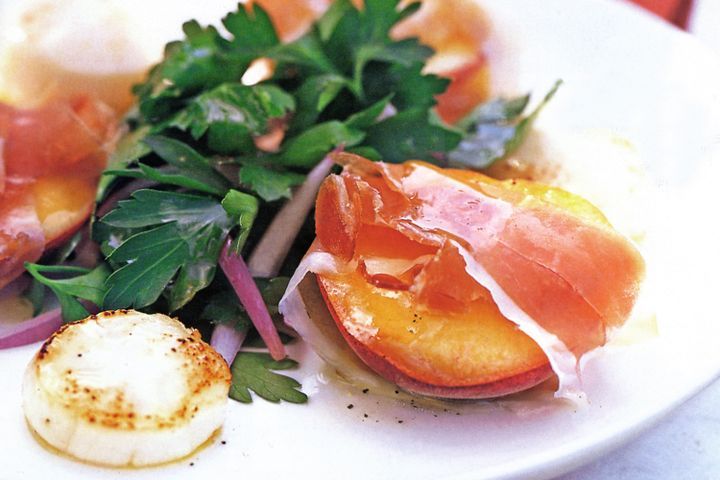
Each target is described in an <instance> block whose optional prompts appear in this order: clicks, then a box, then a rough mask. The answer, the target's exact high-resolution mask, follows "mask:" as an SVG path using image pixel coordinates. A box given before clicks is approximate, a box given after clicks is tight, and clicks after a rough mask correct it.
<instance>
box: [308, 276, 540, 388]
mask: <svg viewBox="0 0 720 480" xmlns="http://www.w3.org/2000/svg"><path fill="white" fill-rule="evenodd" d="M317 282H318V285H319V286H320V291H321V293H322V295H323V298H324V299H325V303H326V305H327V308H328V310H329V312H330V314H331V315H332V317H333V319H334V320H335V323H336V325H337V327H338V330H339V331H340V333H341V334H342V336H343V337H344V338H345V341H346V342H347V343H348V345H349V346H350V347H351V348H352V349H353V351H354V352H355V354H356V355H357V356H358V357H359V358H360V359H361V360H362V361H363V362H364V363H365V364H366V365H367V366H368V367H370V368H371V369H372V370H374V371H375V372H376V373H378V374H379V375H380V376H381V377H383V378H385V379H387V380H389V381H391V382H392V383H395V384H396V385H398V386H399V387H401V388H403V389H405V390H408V391H411V392H414V393H418V394H421V395H427V396H432V397H439V398H457V399H462V398H474V399H479V398H492V397H499V396H503V395H508V394H511V393H515V392H520V391H523V390H527V389H528V388H531V387H533V386H535V385H537V384H538V383H541V382H542V381H544V380H547V379H548V378H550V377H551V376H552V373H553V372H552V369H551V368H550V364H549V363H548V360H547V357H546V356H545V354H544V353H543V352H542V350H541V349H540V348H539V347H538V346H537V344H535V342H533V341H532V340H531V339H530V338H529V337H528V336H527V335H525V334H524V333H522V332H521V331H519V330H518V329H517V328H516V327H515V325H514V324H513V323H512V322H510V321H509V320H507V319H505V318H504V317H503V316H502V315H501V314H500V312H499V311H498V310H497V307H495V305H494V304H493V303H492V302H488V301H487V300H485V299H483V300H479V301H476V302H473V303H472V304H471V305H470V307H469V309H468V310H467V311H466V312H460V313H457V312H451V313H444V312H438V311H435V312H432V311H424V309H422V308H418V304H417V303H416V302H415V300H414V295H412V294H411V293H409V292H394V295H393V297H396V298H388V297H386V296H383V292H382V291H381V289H379V288H378V287H374V286H372V285H370V284H368V283H367V282H366V281H365V278H364V277H363V276H362V275H360V274H358V273H355V274H349V275H341V276H340V275H339V276H325V275H322V276H320V275H318V276H317ZM385 293H387V292H385ZM369 318H372V325H373V327H372V328H373V329H375V328H376V329H377V330H376V331H374V332H373V333H371V332H367V333H368V334H367V335H363V334H359V332H361V331H362V329H363V328H366V327H367V324H366V322H367V319H369ZM351 331H352V332H353V333H352V334H351V333H350V332H351ZM468 338H472V339H474V340H473V341H472V342H468V340H467V339H468Z"/></svg>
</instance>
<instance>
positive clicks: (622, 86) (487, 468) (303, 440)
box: [0, 0, 720, 479]
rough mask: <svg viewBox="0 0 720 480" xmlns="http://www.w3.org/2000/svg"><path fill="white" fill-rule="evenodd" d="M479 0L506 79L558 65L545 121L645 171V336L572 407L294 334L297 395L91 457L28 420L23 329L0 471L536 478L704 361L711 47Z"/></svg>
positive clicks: (553, 10) (611, 359)
mask: <svg viewBox="0 0 720 480" xmlns="http://www.w3.org/2000/svg"><path fill="white" fill-rule="evenodd" d="M485 3H486V4H487V9H488V11H489V13H490V15H491V17H492V18H493V21H494V22H495V25H496V27H497V29H498V30H499V31H501V32H502V36H503V37H505V38H509V40H506V43H504V45H505V46H506V47H507V48H508V49H509V51H508V54H507V55H512V56H513V61H512V62H511V63H512V65H514V66H513V67H512V68H509V69H508V70H507V72H506V73H505V74H507V75H509V74H510V72H512V76H513V80H512V90H520V91H524V90H533V91H536V92H538V93H539V92H540V91H541V90H542V89H544V88H545V87H546V86H549V85H550V84H551V83H552V82H553V81H554V80H555V79H556V78H562V79H563V80H564V81H565V85H564V87H563V89H562V90H561V93H560V94H559V95H558V97H557V98H556V99H555V100H554V101H553V104H552V107H551V108H548V109H547V111H546V112H545V113H544V114H543V115H545V116H544V117H543V124H544V126H546V127H547V126H552V125H558V126H560V127H562V128H564V129H585V128H610V129H612V130H613V131H614V132H615V133H617V134H618V135H620V136H622V137H625V138H629V139H631V140H632V141H633V143H634V144H635V145H636V147H637V149H638V151H639V153H640V155H641V156H642V158H643V160H644V161H645V163H646V167H647V168H648V170H649V171H650V173H651V176H652V179H653V181H654V182H655V183H656V184H657V185H659V186H660V188H661V196H660V200H659V201H658V202H656V203H655V204H654V205H653V206H651V208H649V209H648V212H647V213H648V216H649V217H650V218H657V219H658V220H659V221H658V224H659V227H658V230H657V231H656V232H655V233H656V236H655V238H656V242H654V243H653V245H652V246H651V247H652V249H654V251H655V253H654V254H653V255H652V257H649V258H652V263H651V265H650V266H649V267H650V269H651V271H652V273H653V274H655V275H656V276H657V278H659V279H660V282H659V283H658V285H657V292H656V293H657V295H656V303H655V310H656V312H657V319H658V329H659V335H658V336H657V337H656V338H654V339H651V340H645V341H643V342H640V343H636V344H634V345H632V346H629V347H617V348H613V349H610V350H606V351H605V352H603V353H602V354H601V355H598V356H596V357H595V358H593V359H591V360H590V361H589V362H588V364H587V365H586V369H585V377H584V378H585V384H586V387H587V392H588V395H589V397H590V399H591V403H590V404H589V405H588V406H587V407H584V408H576V407H573V406H572V405H569V404H566V403H563V402H558V401H547V400H537V398H544V399H547V398H548V396H547V394H544V395H543V394H542V393H541V394H538V395H535V397H536V399H535V400H528V399H527V398H525V399H523V398H520V399H511V400H506V401H503V402H498V403H481V404H450V405H446V406H444V407H443V406H440V407H433V408H430V407H427V408H426V407H423V408H415V407H414V406H413V405H410V404H409V403H406V402H405V401H402V400H395V399H387V398H382V397H376V396H373V395H372V394H366V395H364V394H362V393H361V392H359V391H357V390H355V389H351V388H347V387H344V386H343V385H339V384H337V383H336V382H330V383H327V382H324V379H325V378H326V377H325V376H324V375H318V374H317V372H318V371H321V370H322V367H321V364H320V362H319V361H318V360H317V358H316V357H315V355H314V354H312V353H311V352H309V351H307V350H306V349H304V348H302V347H299V348H296V349H295V350H293V352H292V354H293V356H294V357H295V358H297V359H299V360H300V361H301V362H302V364H303V370H302V371H300V372H296V373H297V374H296V376H297V378H299V379H300V380H301V381H302V382H303V385H304V390H305V391H306V392H307V393H309V394H310V403H309V404H307V405H304V406H295V405H287V404H284V405H273V404H269V403H267V402H264V401H261V400H260V401H256V402H255V403H254V404H253V405H252V406H246V405H239V404H234V403H233V404H231V405H230V407H231V408H230V411H229V415H228V418H227V421H226V423H225V428H224V430H223V431H222V432H221V434H220V436H219V438H218V439H217V440H216V441H215V442H214V443H213V444H212V445H210V446H209V447H207V448H205V449H204V450H202V451H200V452H198V453H196V454H195V455H193V456H192V457H190V458H188V459H185V460H183V461H181V462H178V463H176V464H173V465H169V466H164V467H160V468H153V469H146V470H112V469H101V468H96V467H91V466H87V465H83V464H80V463H76V462H74V461H71V460H69V459H67V458H64V457H61V456H57V455H54V454H52V453H50V452H48V451H46V450H45V449H44V448H43V447H41V446H40V445H39V444H38V443H37V442H36V441H35V440H34V439H33V438H32V436H31V435H30V433H29V431H28V429H27V427H26V424H25V421H24V419H23V417H22V413H21V406H20V383H21V378H22V374H23V370H24V368H25V366H26V364H27V363H28V361H29V359H30V358H31V356H32V354H33V353H34V351H35V350H36V349H37V346H29V347H24V348H19V349H14V350H9V351H2V352H0V364H1V365H2V375H0V392H2V396H0V406H1V407H2V408H0V425H2V435H0V464H1V465H2V469H0V479H15V478H57V479H61V478H62V479H64V478H73V479H83V478H120V477H122V478H126V479H151V478H152V479H163V478H167V479H171V478H213V475H215V476H216V477H215V478H217V476H218V475H223V478H344V479H361V478H363V479H366V478H373V479H374V478H393V479H396V478H414V479H437V478H452V479H470V478H472V479H478V478H545V477H551V476H555V475H559V474H561V473H563V472H565V471H568V470H569V469H571V468H574V467H576V466H579V465H581V464H583V463H586V462H589V461H590V460H592V459H594V458H597V457H598V456H600V455H602V454H603V453H605V452H607V451H608V450H609V449H611V448H614V447H617V446H619V445H620V444H621V443H622V442H623V441H627V440H629V439H630V438H632V437H633V436H634V435H636V434H638V433H639V432H640V431H641V430H642V429H644V428H646V427H648V426H649V425H651V424H652V423H653V422H655V421H656V420H658V419H659V418H660V417H661V416H662V415H664V414H665V413H667V412H668V411H669V410H670V409H672V408H673V407H675V406H677V405H679V404H680V403H681V402H683V401H684V400H686V399H687V398H688V397H689V396H691V395H692V394H694V393H695V392H697V391H698V389H700V388H701V387H702V386H704V385H706V384H707V383H708V382H710V381H711V380H712V379H713V378H716V377H717V375H718V373H719V372H720V349H718V348H717V344H718V338H720V319H719V318H718V313H717V303H716V302H715V301H714V300H715V299H716V297H717V286H718V281H717V277H716V273H717V271H718V270H720V256H719V255H718V253H717V245H720V235H719V234H718V231H717V227H716V226H715V225H714V224H716V223H717V212H716V211H715V209H714V208H713V207H717V206H718V204H720V202H718V200H717V198H716V197H715V196H714V195H713V194H712V193H711V190H709V189H710V188H712V186H713V185H712V184H711V181H712V177H713V173H714V174H715V177H714V178H720V177H718V176H717V174H718V173H720V169H719V168H718V162H719V161H720V160H719V159H720V156H719V155H718V150H719V148H718V147H720V61H718V59H717V58H715V57H714V56H713V54H712V53H711V52H710V51H709V50H706V49H705V48H704V47H702V46H701V45H699V44H698V43H696V42H695V41H694V40H693V39H692V38H690V37H689V36H687V35H684V34H681V33H679V32H677V31H674V30H672V29H670V28H669V27H666V26H665V25H663V24H661V23H660V22H659V21H654V20H652V19H650V18H649V17H647V16H645V15H642V14H640V13H638V12H637V11H634V10H632V9H630V8H626V7H624V6H623V5H620V4H618V3H615V2H606V1H599V0H545V1H543V2H537V1H533V0H503V1H495V2H485ZM505 74H503V75H505ZM508 85H510V84H508ZM596 168H598V169H602V168H603V165H602V164H598V165H596ZM350 404H352V405H353V406H354V407H353V408H352V409H349V408H347V407H348V405H350ZM445 410H447V411H445ZM364 414H367V415H368V417H367V418H365V417H364ZM400 420H402V423H399V421H400ZM221 439H222V440H225V441H226V444H221V443H220V440H221ZM191 462H193V464H194V465H193V466H191V465H190V463H191Z"/></svg>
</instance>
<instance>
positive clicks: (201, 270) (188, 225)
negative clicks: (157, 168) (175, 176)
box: [101, 190, 242, 311]
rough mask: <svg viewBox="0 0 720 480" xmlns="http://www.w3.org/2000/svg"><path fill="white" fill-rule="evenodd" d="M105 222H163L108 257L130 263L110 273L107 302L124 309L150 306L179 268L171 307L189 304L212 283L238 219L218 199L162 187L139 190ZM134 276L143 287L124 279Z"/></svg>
mask: <svg viewBox="0 0 720 480" xmlns="http://www.w3.org/2000/svg"><path fill="white" fill-rule="evenodd" d="M238 193H239V192H238ZM241 195H242V194H241ZM236 203H237V202H236ZM101 222H102V223H104V224H107V225H110V226H113V227H119V228H136V229H137V228H144V227H154V226H156V225H161V226H160V227H157V228H153V229H151V230H145V231H143V232H141V233H138V234H136V235H134V236H131V237H130V238H128V239H127V240H126V241H124V242H123V243H121V244H120V245H119V246H118V247H117V248H116V249H115V250H113V251H112V253H111V254H110V255H109V256H108V261H111V262H115V263H118V264H122V263H125V265H124V266H122V267H120V268H119V269H117V270H116V271H115V272H114V273H113V274H112V275H111V276H110V278H108V281H107V283H108V286H109V290H108V293H107V296H106V297H105V300H104V304H105V306H106V307H107V308H122V307H117V305H120V304H122V303H123V302H125V303H127V304H128V305H132V306H134V307H136V308H140V307H144V306H147V305H149V304H151V303H153V302H155V301H156V300H157V299H158V297H159V296H160V294H161V293H162V292H163V291H164V290H165V289H166V287H167V285H168V283H169V282H170V280H171V279H172V278H173V277H174V275H175V273H176V272H178V271H179V273H178V276H177V279H176V280H175V282H174V283H173V284H172V285H171V286H170V287H169V295H168V304H169V309H170V311H175V310H178V309H179V308H181V307H183V306H184V305H185V304H187V303H188V302H189V301H190V300H191V299H192V298H193V297H194V295H195V294H196V293H197V292H198V291H200V290H202V289H203V288H205V287H207V286H208V285H209V284H210V283H211V282H212V280H213V278H214V275H215V271H216V270H217V259H218V256H219V255H220V249H221V248H222V243H223V241H224V239H225V237H226V236H227V235H228V233H229V232H230V229H231V228H233V226H234V225H235V224H236V223H235V221H234V220H233V218H232V217H231V216H230V215H229V214H228V213H227V211H226V209H225V207H224V206H223V205H222V204H221V203H219V202H218V201H217V200H214V199H212V198H208V197H203V196H199V195H190V194H182V193H176V192H165V191H159V190H138V191H136V192H135V193H133V195H132V198H131V199H130V200H124V201H122V202H120V203H119V204H118V207H117V208H116V209H115V210H113V211H111V212H110V213H108V214H107V215H105V216H104V217H103V218H102V219H101ZM154 274H156V275H157V276H156V278H152V277H153V275H154ZM132 275H135V276H137V278H135V279H133V278H130V277H131V276H132ZM128 280H130V281H132V282H134V283H136V284H137V286H138V288H135V289H128V288H126V287H125V286H124V285H123V282H125V281H128ZM144 282H147V283H144ZM141 285H142V287H140V286H141Z"/></svg>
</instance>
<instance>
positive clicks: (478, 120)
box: [448, 80, 562, 170]
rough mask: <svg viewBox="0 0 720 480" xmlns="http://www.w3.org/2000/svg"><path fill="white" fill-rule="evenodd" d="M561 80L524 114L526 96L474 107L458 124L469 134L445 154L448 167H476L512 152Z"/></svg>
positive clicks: (478, 167)
mask: <svg viewBox="0 0 720 480" xmlns="http://www.w3.org/2000/svg"><path fill="white" fill-rule="evenodd" d="M561 84H562V81H560V80H558V81H557V82H555V85H553V87H552V88H551V89H550V91H549V92H548V93H547V94H546V95H545V98H543V100H542V102H540V104H539V105H538V106H537V107H536V108H535V110H533V111H532V112H531V113H530V114H529V115H528V116H526V117H524V118H523V117H521V116H522V113H523V112H524V111H525V108H526V107H527V104H528V102H529V100H530V96H529V95H524V96H522V97H518V98H512V99H509V100H503V99H498V100H494V101H491V102H488V103H486V104H484V105H481V106H480V107H478V108H477V109H476V110H475V111H474V112H473V113H471V114H470V115H469V116H468V117H467V118H465V119H463V120H462V121H461V125H463V126H465V128H466V129H467V130H469V131H471V132H472V133H471V134H470V135H468V136H466V137H465V138H464V139H463V140H462V141H461V142H460V144H459V145H458V147H457V149H456V150H454V151H452V152H450V153H449V155H448V159H449V164H450V166H453V167H456V168H469V169H474V170H480V169H483V168H487V167H489V166H490V165H492V164H493V163H494V162H495V161H497V160H499V159H501V158H504V157H506V156H508V155H510V154H511V153H513V152H514V151H515V150H517V148H518V147H519V146H520V145H522V142H523V141H524V140H525V137H526V136H527V134H528V132H529V131H530V129H531V128H532V125H533V123H534V122H535V119H536V118H537V117H538V115H539V114H540V112H541V111H542V109H543V108H544V107H545V105H547V103H548V102H549V101H550V100H551V99H552V98H553V96H554V95H555V93H556V92H557V90H558V88H560V85H561Z"/></svg>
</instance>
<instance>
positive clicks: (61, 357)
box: [23, 310, 231, 466]
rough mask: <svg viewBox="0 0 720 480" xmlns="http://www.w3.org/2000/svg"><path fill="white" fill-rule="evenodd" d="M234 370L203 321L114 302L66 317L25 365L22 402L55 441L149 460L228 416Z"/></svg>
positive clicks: (117, 457) (184, 449) (93, 455)
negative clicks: (202, 329) (203, 334)
mask: <svg viewBox="0 0 720 480" xmlns="http://www.w3.org/2000/svg"><path fill="white" fill-rule="evenodd" d="M230 378H231V375H230V370H229V368H228V366H227V364H226V363H225V361H224V360H223V359H222V357H221V356H220V355H219V354H218V353H217V352H215V351H214V350H213V349H212V348H211V347H210V346H209V345H208V344H206V343H205V342H203V341H202V340H201V338H200V334H199V332H198V331H196V330H193V329H187V328H185V326H183V324H182V323H180V322H179V321H177V320H175V319H172V318H170V317H167V316H165V315H160V314H155V315H148V314H144V313H140V312H136V311H134V310H118V311H113V312H104V313H101V314H99V315H93V316H91V317H88V318H86V319H85V320H81V321H79V322H75V323H71V324H68V325H65V326H64V327H62V328H61V329H60V330H59V331H58V332H57V333H55V334H54V335H53V336H52V337H50V338H49V339H48V340H47V341H46V342H45V343H44V344H43V346H42V347H41V348H40V351H38V353H37V354H36V355H35V356H34V358H33V360H32V361H31V362H30V365H28V368H27V371H26V373H25V380H24V384H23V408H24V411H25V416H26V418H27V421H28V423H29V425H30V427H31V428H32V429H33V430H35V432H36V433H37V434H38V435H39V436H40V437H41V438H42V439H44V440H45V441H47V442H48V443H49V444H50V445H52V446H53V447H55V448H57V449H59V450H60V451H62V452H65V453H67V454H69V455H71V456H73V457H76V458H78V459H82V460H85V461H88V462H91V463H97V464H102V465H112V466H144V465H152V464H158V463H163V462H169V461H172V460H175V459H178V458H181V457H183V456H186V455H188V454H190V453H191V452H192V451H193V450H195V449H196V448H197V447H198V446H200V445H201V444H203V443H204V442H206V441H207V440H208V438H210V437H211V436H212V435H213V433H214V432H215V431H216V430H218V429H219V428H220V427H221V426H222V423H223V420H224V417H225V408H226V404H227V398H228V390H229V388H230Z"/></svg>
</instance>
